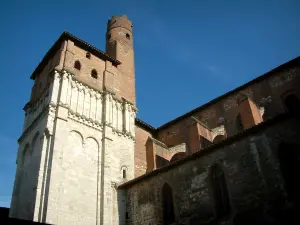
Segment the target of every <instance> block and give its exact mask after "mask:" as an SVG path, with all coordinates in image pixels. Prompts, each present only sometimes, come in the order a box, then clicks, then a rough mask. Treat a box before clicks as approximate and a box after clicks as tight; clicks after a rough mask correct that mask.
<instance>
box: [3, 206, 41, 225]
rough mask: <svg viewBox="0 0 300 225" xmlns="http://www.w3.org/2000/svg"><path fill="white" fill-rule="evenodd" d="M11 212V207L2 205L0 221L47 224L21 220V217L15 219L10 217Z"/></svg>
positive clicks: (4, 222)
mask: <svg viewBox="0 0 300 225" xmlns="http://www.w3.org/2000/svg"><path fill="white" fill-rule="evenodd" d="M8 214H9V208H3V207H0V223H1V224H24V225H25V224H28V225H29V224H45V225H46V223H38V222H32V221H28V220H20V219H13V218H9V217H8Z"/></svg>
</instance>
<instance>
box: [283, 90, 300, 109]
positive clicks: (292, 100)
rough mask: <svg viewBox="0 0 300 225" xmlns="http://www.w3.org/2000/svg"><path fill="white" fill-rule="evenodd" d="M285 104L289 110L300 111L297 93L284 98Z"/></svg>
mask: <svg viewBox="0 0 300 225" xmlns="http://www.w3.org/2000/svg"><path fill="white" fill-rule="evenodd" d="M284 104H285V106H286V108H287V110H288V111H289V112H297V113H300V100H299V98H297V96H296V95H293V94H291V95H288V96H287V97H286V98H285V100H284Z"/></svg>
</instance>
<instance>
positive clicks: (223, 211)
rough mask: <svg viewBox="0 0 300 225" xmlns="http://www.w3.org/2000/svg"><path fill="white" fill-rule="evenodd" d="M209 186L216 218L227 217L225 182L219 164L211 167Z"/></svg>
mask: <svg viewBox="0 0 300 225" xmlns="http://www.w3.org/2000/svg"><path fill="white" fill-rule="evenodd" d="M211 187H212V192H213V198H214V206H215V213H216V217H217V219H218V220H224V219H227V218H228V216H229V215H230V212H231V207H230V201H229V195H228V190H227V184H226V180H225V175H224V172H223V170H222V169H221V168H220V166H219V165H214V166H212V168H211Z"/></svg>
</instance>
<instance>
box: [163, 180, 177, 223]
mask: <svg viewBox="0 0 300 225" xmlns="http://www.w3.org/2000/svg"><path fill="white" fill-rule="evenodd" d="M162 195H163V205H162V206H163V224H164V225H169V224H172V223H174V222H175V214H174V204H173V191H172V188H171V187H170V186H169V185H168V184H167V183H165V184H164V186H163V190H162Z"/></svg>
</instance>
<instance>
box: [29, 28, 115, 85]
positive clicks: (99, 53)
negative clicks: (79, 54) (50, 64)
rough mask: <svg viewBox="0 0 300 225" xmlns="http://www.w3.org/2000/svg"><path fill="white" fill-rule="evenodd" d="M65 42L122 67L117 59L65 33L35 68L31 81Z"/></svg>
mask: <svg viewBox="0 0 300 225" xmlns="http://www.w3.org/2000/svg"><path fill="white" fill-rule="evenodd" d="M64 40H71V41H73V42H74V43H75V44H76V45H78V46H80V47H81V48H83V49H84V50H86V51H88V52H91V53H92V54H94V55H95V56H97V57H99V58H101V59H103V60H107V61H110V62H112V63H113V64H116V65H120V64H121V62H120V61H119V60H117V59H114V58H112V57H111V56H109V55H108V54H106V53H105V52H103V51H101V50H99V49H97V48H96V47H94V46H92V45H90V44H88V43H87V42H85V41H83V40H81V39H80V38H78V37H76V36H74V35H72V34H71V33H69V32H67V31H64V32H63V33H62V34H61V35H60V36H59V38H58V39H57V40H56V41H55V42H54V44H53V45H52V47H51V48H50V49H49V50H48V52H47V53H46V54H45V56H44V57H43V59H42V60H41V62H40V63H39V65H38V66H37V67H36V68H35V70H34V71H33V73H32V74H31V76H30V79H32V80H34V79H35V77H36V76H37V75H38V74H39V73H40V72H41V71H42V70H43V68H44V67H45V66H46V62H47V61H48V60H49V59H50V58H51V57H52V56H53V54H55V52H56V51H57V50H58V49H59V47H60V44H61V42H62V41H64Z"/></svg>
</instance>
